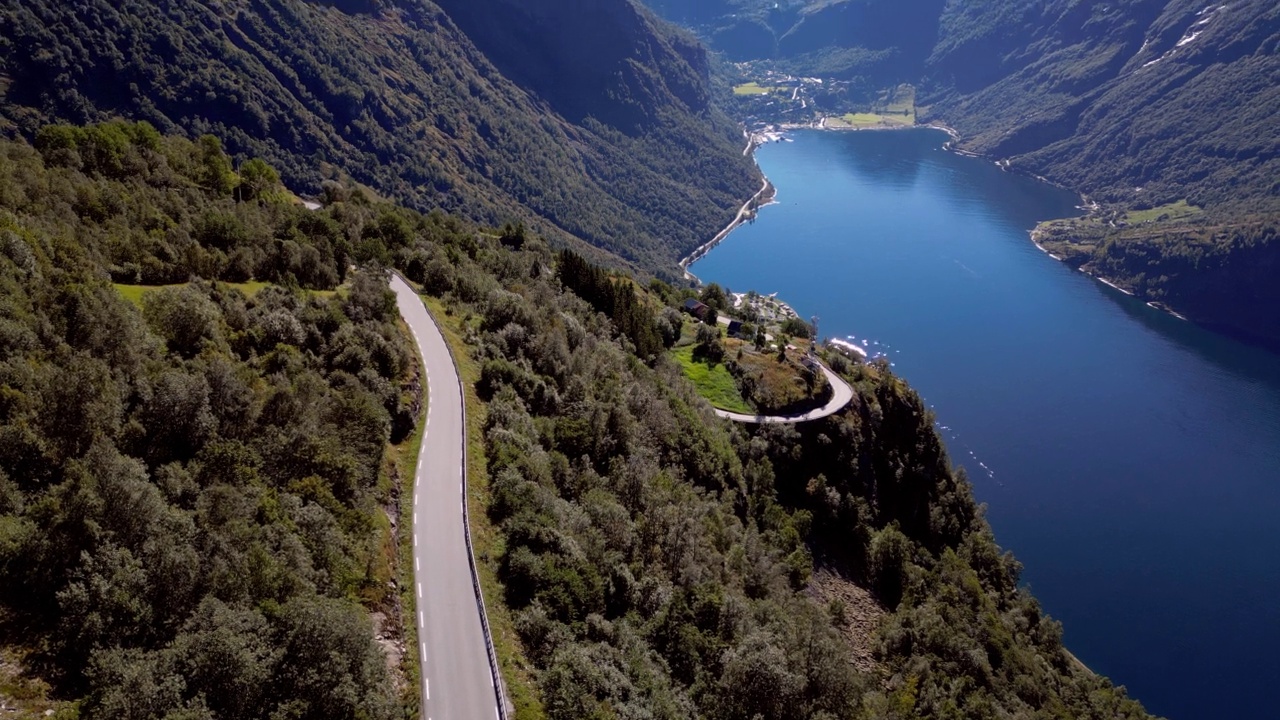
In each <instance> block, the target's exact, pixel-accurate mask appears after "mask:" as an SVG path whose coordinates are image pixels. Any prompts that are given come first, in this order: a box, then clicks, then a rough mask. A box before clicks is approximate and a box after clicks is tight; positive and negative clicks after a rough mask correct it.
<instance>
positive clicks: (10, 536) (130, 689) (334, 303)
mask: <svg viewBox="0 0 1280 720" xmlns="http://www.w3.org/2000/svg"><path fill="white" fill-rule="evenodd" d="M40 137H41V139H42V147H41V152H37V151H36V150H35V149H33V148H32V147H30V146H28V145H26V144H23V143H13V142H2V143H0V306H2V310H0V645H3V647H4V649H5V650H6V651H8V650H11V649H15V648H17V649H20V650H22V651H23V652H24V653H27V661H26V667H25V670H26V672H28V673H30V674H31V675H29V676H28V680H31V679H32V678H34V679H38V680H42V681H44V682H47V683H49V684H51V685H52V694H53V697H54V698H58V699H62V700H65V701H77V702H78V709H77V707H76V706H75V705H67V706H65V707H62V708H61V712H62V713H63V714H62V717H76V716H80V717H86V718H112V719H113V720H116V719H120V718H138V719H142V718H160V717H168V718H179V717H181V718H267V717H295V718H332V717H368V718H388V719H389V718H393V717H398V716H399V715H400V711H399V709H398V707H397V704H398V702H399V697H398V696H397V693H396V691H395V689H394V687H393V684H392V683H391V681H390V679H389V674H388V667H387V660H386V657H385V655H384V654H383V653H382V652H381V650H380V649H379V647H378V645H376V644H375V643H374V635H373V630H372V626H371V624H370V615H369V613H370V611H374V610H377V611H382V612H386V613H390V614H392V615H393V616H394V612H395V610H394V608H395V599H394V592H393V591H389V589H388V585H387V583H388V581H389V580H390V579H391V578H392V571H391V568H390V567H389V566H388V565H387V558H386V556H385V554H384V553H385V548H386V547H387V546H386V543H388V542H390V544H391V547H394V545H395V543H394V540H392V539H390V538H391V536H390V529H389V528H388V526H387V516H386V515H385V514H384V510H383V508H384V506H386V505H387V504H388V503H390V502H391V499H390V487H389V484H388V481H387V480H386V478H385V476H384V475H383V474H382V472H381V471H382V467H383V458H384V452H385V449H386V447H387V443H388V442H389V441H391V440H392V438H393V437H396V438H397V439H398V438H399V437H403V436H404V435H405V434H406V433H407V432H408V431H409V430H410V429H411V428H412V426H413V422H414V419H415V413H414V410H413V407H412V404H411V403H412V402H413V398H412V394H409V393H402V391H401V382H402V380H403V379H404V376H405V373H406V371H407V370H408V369H409V367H410V359H411V350H410V349H409V345H408V343H406V342H405V339H404V336H403V335H402V333H401V331H400V330H399V329H398V328H397V326H396V319H397V316H396V312H395V303H394V299H393V298H392V297H391V296H390V294H389V292H388V290H387V287H386V280H385V278H384V277H382V276H381V274H380V273H377V272H372V271H365V270H356V271H350V270H349V269H348V268H349V266H350V265H351V263H353V262H363V261H364V260H368V259H370V258H371V257H374V256H376V255H377V254H378V247H379V246H380V244H381V242H382V241H381V240H379V239H378V238H379V237H380V235H379V233H382V232H386V233H393V232H396V231H401V232H407V231H406V230H405V229H403V228H401V227H400V226H399V225H396V224H395V223H392V222H391V221H389V220H380V215H379V214H378V213H377V211H376V210H375V209H374V208H372V207H370V206H367V205H360V204H358V203H346V204H344V206H343V207H345V209H344V210H342V211H340V212H339V211H329V212H325V213H308V212H307V211H305V210H304V209H302V208H301V206H298V205H296V204H294V203H293V202H292V201H290V200H289V199H288V197H287V195H285V193H284V192H283V189H282V188H280V187H279V185H278V182H277V181H276V180H275V177H274V171H273V170H272V169H271V168H270V167H269V166H267V165H266V164H265V163H261V162H260V161H259V162H256V163H245V164H244V165H243V166H242V172H241V174H240V175H239V176H237V175H236V174H234V173H233V172H232V171H231V164H230V159H229V158H228V157H227V156H226V155H224V154H223V152H222V151H221V149H220V148H219V146H218V142H217V141H216V140H215V139H213V138H211V137H209V138H204V139H202V141H201V142H200V143H198V144H197V143H192V142H190V141H186V140H180V139H174V138H162V137H161V136H160V135H159V134H158V133H157V132H156V131H155V130H154V129H152V128H150V127H149V126H134V125H110V126H105V127H97V128H91V129H88V130H81V129H78V128H59V129H55V130H50V131H46V132H44V133H42V134H41V136H40ZM382 216H383V217H385V214H382ZM356 227H363V228H364V231H363V232H361V233H360V236H359V238H358V239H357V244H358V245H359V247H355V246H352V245H350V244H349V242H350V240H349V238H351V237H352V235H351V232H352V231H353V229H354V228H356ZM376 228H381V230H379V229H376ZM113 275H114V276H115V279H116V280H120V281H124V282H147V283H152V284H156V283H170V285H169V286H167V287H154V288H151V289H150V290H149V291H145V292H143V290H144V289H142V288H137V287H136V286H132V287H128V288H126V287H125V286H119V287H115V286H113V285H112V276H113ZM251 279H256V280H258V281H259V282H258V283H256V284H250V285H239V286H230V285H226V284H214V283H213V282H212V281H214V280H226V281H236V282H239V281H245V280H251ZM188 281H190V282H188ZM338 287H341V289H340V290H339V291H337V292H335V288H338ZM122 291H128V292H129V293H130V294H131V296H132V297H133V299H134V300H135V301H137V303H138V306H135V305H133V304H131V303H130V302H129V300H127V299H126V297H125V295H124V292H122ZM12 672H13V667H12V666H11V665H6V667H5V668H4V673H5V675H4V682H0V697H3V699H4V700H5V701H6V702H7V703H10V704H11V703H13V702H14V701H15V696H14V695H9V693H10V692H14V691H13V689H12V688H13V686H12V685H11V682H12V681H13V677H12V676H11V673H12ZM16 699H18V700H24V699H26V700H29V698H26V697H24V696H22V695H18V696H16ZM10 707H12V705H10Z"/></svg>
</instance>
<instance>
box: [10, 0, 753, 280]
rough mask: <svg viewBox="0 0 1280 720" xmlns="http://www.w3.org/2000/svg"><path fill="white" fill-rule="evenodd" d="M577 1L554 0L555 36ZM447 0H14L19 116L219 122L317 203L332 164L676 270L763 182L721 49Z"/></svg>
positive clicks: (546, 10) (28, 129)
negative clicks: (721, 67) (727, 94)
mask: <svg viewBox="0 0 1280 720" xmlns="http://www.w3.org/2000/svg"><path fill="white" fill-rule="evenodd" d="M578 4H580V3H570V2H567V1H561V2H552V3H540V4H539V5H540V7H542V8H543V9H542V10H540V11H539V12H540V13H541V14H542V17H543V20H544V26H543V27H544V28H545V27H557V26H560V25H561V23H562V22H563V20H564V19H565V18H568V17H573V16H574V15H575V14H577V9H576V5H578ZM445 5H446V8H448V11H449V12H446V9H442V7H441V6H439V5H436V4H434V3H432V2H429V1H427V0H366V1H363V2H357V1H355V0H348V1H345V2H338V3H312V2H303V1H302V0H247V1H245V2H217V1H215V0H208V1H201V0H180V1H179V2H173V3H165V4H156V3H150V2H144V1H143V0H122V1H121V2H110V1H108V0H73V1H72V2H52V0H36V1H35V2H31V1H28V0H2V1H0V99H2V102H0V125H3V126H4V127H5V128H6V129H7V131H8V132H10V133H14V132H22V133H25V134H28V135H30V134H31V133H32V132H34V130H35V128H36V127H38V126H39V125H40V124H42V123H44V122H47V121H51V120H70V121H74V122H86V121H91V120H98V119H103V118H106V117H111V116H125V117H129V118H136V119H145V120H148V121H150V122H151V123H153V124H154V125H156V126H157V127H159V128H160V129H162V130H164V131H166V132H168V131H174V130H180V131H183V132H186V133H188V134H198V133H201V132H207V131H211V132H215V133H217V134H218V135H219V136H221V137H223V138H224V139H225V142H226V143H227V146H228V149H229V150H230V151H232V152H233V153H234V154H236V155H238V156H239V155H258V156H262V157H264V158H267V159H268V160H270V161H271V162H272V163H273V164H274V165H275V166H276V167H278V168H280V170H281V173H282V175H283V176H284V178H285V180H286V182H288V183H289V184H290V185H291V186H292V187H295V188H296V189H298V190H299V191H301V192H311V193H315V192H318V191H319V190H320V183H321V181H322V180H323V179H324V175H323V174H322V173H323V171H322V170H321V169H320V168H323V167H326V166H325V165H323V164H324V163H327V164H328V167H329V168H330V170H329V174H330V175H334V174H337V173H346V174H349V175H350V176H352V177H354V178H356V179H358V180H360V181H361V182H364V183H367V184H369V185H371V186H373V187H375V188H377V189H378V190H379V191H380V192H382V193H384V194H387V195H390V196H394V197H397V198H399V199H402V200H404V201H406V202H408V203H410V204H412V205H414V206H416V207H418V208H421V209H431V208H437V207H438V208H442V209H445V210H450V211H457V212H463V213H466V214H468V215H470V216H472V217H474V218H476V219H479V220H482V221H485V222H490V223H496V222H501V221H504V220H506V219H509V218H516V217H520V218H525V219H527V220H528V221H530V222H531V223H532V224H533V226H534V227H535V228H536V229H538V230H539V231H541V232H544V233H546V234H548V235H549V236H551V237H552V238H553V239H556V240H557V241H561V242H568V241H571V240H572V239H574V238H576V239H580V240H583V241H586V242H589V243H591V244H593V245H596V246H597V247H602V248H604V249H606V250H608V251H609V252H611V253H614V254H616V255H617V256H618V257H621V258H622V259H624V260H625V261H627V262H629V263H630V264H632V265H634V266H639V267H644V268H645V269H648V270H661V269H664V268H665V269H666V272H671V271H672V270H671V269H672V268H673V261H674V260H675V259H677V258H678V257H680V256H681V254H682V253H683V252H684V251H687V250H688V249H690V248H692V247H694V246H696V245H697V244H698V243H699V242H700V241H702V240H705V238H706V237H709V236H710V235H713V234H714V233H715V232H716V230H718V229H719V227H721V226H723V225H724V224H725V223H727V222H728V220H729V219H731V217H732V213H733V210H734V209H736V206H737V205H739V204H740V203H741V202H742V199H743V198H745V197H747V196H749V195H750V193H751V192H752V191H753V190H754V189H755V186H756V184H757V180H756V179H755V177H754V170H753V169H752V168H751V167H750V164H749V163H748V162H747V161H746V160H744V159H743V158H742V156H741V145H740V137H739V134H738V130H737V129H736V128H735V127H734V126H733V124H732V123H731V122H729V121H727V120H726V119H725V118H724V117H723V116H722V115H720V114H719V113H718V112H717V111H716V110H714V109H713V108H711V107H710V106H709V105H708V104H707V102H706V95H707V91H706V89H705V84H706V61H705V58H704V56H703V54H702V51H701V50H700V49H699V48H698V47H697V46H696V45H694V44H692V43H691V42H690V41H688V40H685V39H682V38H680V37H678V36H676V35H675V34H674V33H673V31H671V30H669V29H666V28H663V27H662V26H661V24H660V23H659V22H657V21H656V20H654V19H653V18H651V17H650V16H648V15H647V14H646V13H644V12H642V11H640V10H638V9H637V8H636V7H635V6H634V5H632V4H631V2H629V0H607V1H606V2H601V3H595V4H593V8H594V9H593V10H592V12H593V13H595V14H596V16H597V17H596V18H595V25H594V26H596V27H599V26H607V27H612V28H613V29H614V31H615V32H614V34H613V35H612V36H611V37H610V38H609V40H610V42H609V45H608V47H609V48H612V52H613V54H612V56H611V57H610V58H609V62H608V63H601V62H599V57H598V55H597V53H598V52H599V48H596V47H589V46H584V45H582V44H580V43H570V42H565V43H558V42H557V43H542V44H540V45H537V46H534V45H523V46H513V45H510V44H506V43H501V42H498V40H499V39H500V38H507V39H509V38H512V37H528V34H525V33H524V32H523V28H525V24H524V23H525V22H526V18H525V17H524V16H522V15H521V14H520V13H513V12H509V10H510V7H509V6H507V5H506V4H505V3H503V2H501V1H500V0H483V1H481V2H471V3H446V4H445ZM454 11H456V12H458V13H459V14H460V16H461V17H463V18H464V19H468V20H472V19H477V18H480V19H484V20H485V22H486V24H485V25H484V26H483V27H480V26H477V25H475V24H469V28H470V29H472V30H475V31H476V36H477V38H478V40H477V42H478V43H479V44H480V45H481V47H477V43H473V42H472V39H471V38H469V37H468V35H467V34H466V33H464V32H463V31H462V30H460V29H459V28H458V26H457V25H456V24H455V23H454V22H453V20H451V18H450V13H451V12H454ZM490 52H491V53H493V56H494V58H496V62H497V64H498V67H495V64H494V63H493V62H490V59H489V58H488V57H486V54H487V53H490ZM499 67H501V68H502V69H503V70H509V71H511V72H512V73H513V77H514V79H515V80H516V81H517V82H519V83H520V84H519V85H517V84H516V83H515V82H512V81H511V80H509V79H508V78H507V77H506V76H505V75H504V73H503V72H502V71H501V70H499ZM565 68H589V69H590V72H583V73H577V74H568V75H561V74H559V73H560V71H561V70H563V69H565ZM621 68H627V69H629V73H630V74H623V73H620V72H619V69H621ZM538 69H541V71H542V73H543V74H542V75H533V74H531V73H532V72H534V71H535V70H538ZM593 73H594V74H593ZM552 79H556V80H558V82H552V81H551V80H552ZM544 93H545V94H544ZM579 99H581V100H579ZM575 103H577V104H575ZM555 111H559V112H555ZM588 118H589V119H588ZM614 262H617V260H616V259H615V260H614Z"/></svg>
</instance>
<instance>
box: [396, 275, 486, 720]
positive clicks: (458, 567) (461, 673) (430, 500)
mask: <svg viewBox="0 0 1280 720" xmlns="http://www.w3.org/2000/svg"><path fill="white" fill-rule="evenodd" d="M391 289H392V290H393V291H394V292H395V294H396V304H397V305H398V306H399V308H400V315H401V316H402V317H403V318H404V321H405V323H407V324H408V325H409V329H410V330H411V331H412V332H413V337H414V341H415V342H416V343H417V346H418V352H419V353H420V354H421V355H422V360H423V364H424V365H425V368H426V376H427V398H428V402H427V426H426V432H425V433H424V434H423V438H422V450H421V453H420V454H419V455H418V469H417V475H416V477H415V478H414V484H413V580H414V594H415V595H416V597H417V607H418V611H417V616H418V618H417V622H418V640H419V646H418V648H417V651H418V652H419V653H421V655H420V657H421V659H422V708H423V710H422V717H423V718H424V719H430V720H485V719H486V718H498V717H499V715H498V703H497V695H496V693H495V691H494V678H493V673H492V672H491V670H490V667H489V657H488V651H487V646H486V644H485V636H484V629H483V626H482V625H481V622H480V606H479V604H478V603H477V600H476V592H475V586H474V585H473V584H472V576H471V555H470V552H469V550H468V548H467V541H466V532H467V529H466V527H465V524H464V521H463V508H462V505H463V503H464V502H465V498H464V497H463V485H462V472H463V469H462V457H463V456H462V449H463V443H464V442H465V435H464V433H465V428H464V425H463V420H462V391H461V388H460V386H459V385H458V371H457V368H455V367H454V365H453V358H452V357H450V355H449V349H448V347H447V346H446V345H445V341H444V336H442V335H441V334H440V329H439V328H438V327H437V326H436V324H435V322H433V321H432V319H431V316H430V315H428V314H427V309H426V307H424V306H423V304H422V299H421V298H419V297H418V295H417V293H416V292H414V290H413V288H411V287H409V286H408V285H407V284H406V283H405V281H404V280H402V279H401V278H399V277H397V276H395V275H393V276H392V277H391Z"/></svg>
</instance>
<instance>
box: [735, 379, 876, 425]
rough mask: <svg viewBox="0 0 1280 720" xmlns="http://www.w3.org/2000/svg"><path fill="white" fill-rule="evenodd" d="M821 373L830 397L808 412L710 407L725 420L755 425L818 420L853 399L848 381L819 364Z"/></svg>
mask: <svg viewBox="0 0 1280 720" xmlns="http://www.w3.org/2000/svg"><path fill="white" fill-rule="evenodd" d="M818 367H820V368H822V373H823V374H824V375H826V376H827V382H829V383H831V391H832V392H831V399H830V400H829V401H827V404H826V405H823V406H822V407H820V408H815V409H813V410H810V411H808V412H802V413H793V414H791V415H747V414H745V413H736V412H729V411H728V410H721V409H719V408H712V409H713V410H715V412H716V415H719V416H720V417H722V418H724V419H725V420H732V421H734V422H740V423H755V424H757V425H784V424H787V423H801V422H806V421H808V420H818V419H820V418H824V417H827V416H828V415H835V414H836V413H837V412H839V411H840V410H841V409H843V408H844V406H845V405H848V404H849V401H850V400H853V388H851V387H849V383H847V382H845V381H844V380H843V379H842V378H841V377H840V376H839V375H836V374H835V373H834V372H832V371H831V370H830V369H829V368H828V367H827V366H826V365H819V366H818Z"/></svg>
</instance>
